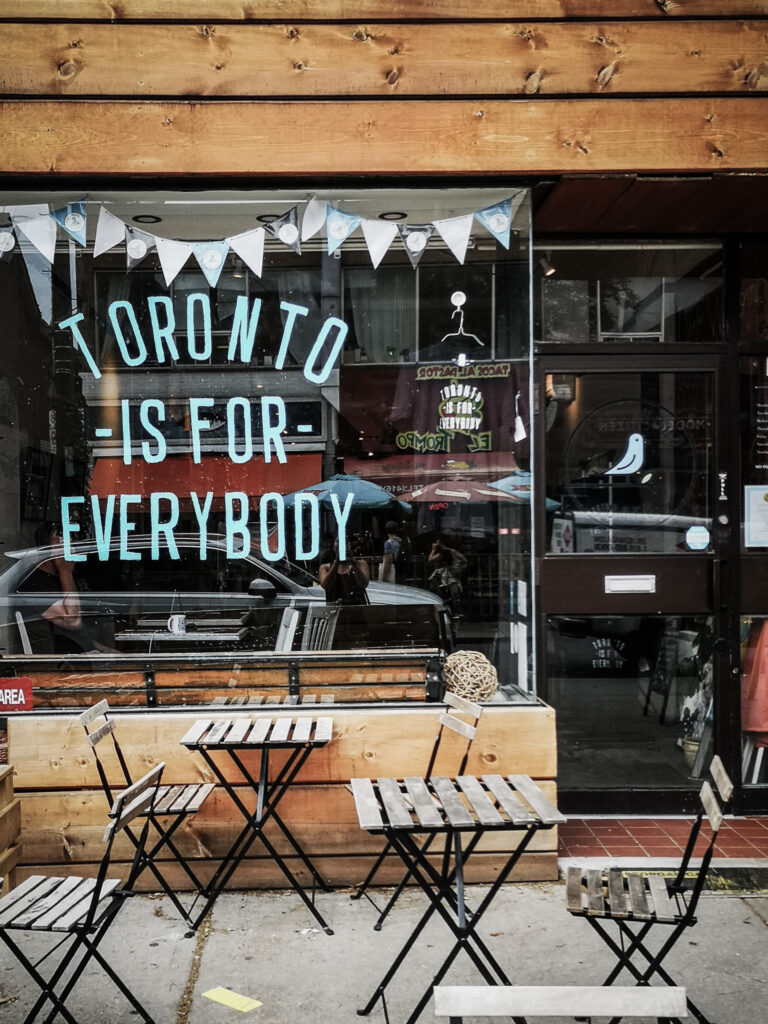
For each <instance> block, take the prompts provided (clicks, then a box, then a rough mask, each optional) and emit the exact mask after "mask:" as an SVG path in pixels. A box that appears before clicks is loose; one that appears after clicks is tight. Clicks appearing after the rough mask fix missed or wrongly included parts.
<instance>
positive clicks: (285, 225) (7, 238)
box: [0, 189, 525, 324]
mask: <svg viewBox="0 0 768 1024" xmlns="http://www.w3.org/2000/svg"><path fill="white" fill-rule="evenodd" d="M524 197H525V190H524V189H520V190H518V191H517V192H515V193H513V194H512V195H511V196H509V197H508V198H506V199H503V200H501V201H499V202H496V203H494V204H493V205H491V206H486V207H484V208H483V209H481V210H474V211H473V212H472V213H467V214H463V215H461V216H458V217H448V218H445V219H442V220H434V221H431V222H430V223H428V224H395V223H392V222H391V221H387V220H381V219H369V218H365V217H361V216H359V215H357V214H352V213H349V212H347V211H346V210H342V209H341V208H339V207H337V206H333V205H332V204H331V203H328V202H325V201H324V200H320V199H317V198H316V197H315V196H312V197H311V198H310V199H309V200H308V201H307V204H306V207H305V209H304V212H303V216H302V217H301V222H299V210H298V207H297V206H294V207H292V208H291V209H290V210H288V211H286V212H285V213H283V214H281V215H280V216H278V217H276V218H275V219H274V220H272V221H270V222H269V223H268V224H266V225H265V226H264V227H256V228H252V229H251V230H248V231H243V232H241V233H240V234H237V235H230V236H229V237H227V238H223V239H219V240H211V241H195V242H190V241H183V240H178V239H172V238H163V237H161V236H160V235H155V234H152V233H151V232H148V231H142V230H140V229H139V228H135V227H133V226H131V225H128V224H126V223H125V222H124V221H122V220H121V219H120V218H119V217H117V216H115V215H114V214H113V213H110V211H109V210H107V209H106V207H105V206H103V205H101V204H99V209H98V220H97V223H96V233H95V237H94V243H93V255H94V257H98V256H101V255H103V254H104V253H106V252H109V251H110V250H112V249H114V248H115V247H116V246H118V245H121V244H124V245H125V253H126V269H127V270H129V271H130V270H133V269H134V268H135V267H137V266H138V265H139V264H140V263H141V262H142V261H143V260H144V259H145V258H146V257H147V256H148V255H149V254H150V253H152V252H154V253H156V254H157V258H158V260H159V263H160V268H161V270H162V273H163V278H164V280H165V284H166V287H168V286H170V284H171V283H172V282H173V280H174V279H175V278H176V276H177V275H178V274H179V273H180V271H181V269H182V268H183V267H184V265H185V264H186V263H187V260H188V259H189V258H190V257H191V256H194V258H195V260H196V261H197V263H198V265H199V267H200V269H201V270H202V272H203V274H204V275H205V278H206V280H207V281H208V283H209V285H210V286H211V288H215V287H216V285H217V283H218V280H219V277H220V275H221V272H222V270H223V269H224V265H225V263H226V259H227V256H228V254H229V252H230V250H231V251H232V252H234V253H235V254H236V255H237V256H239V257H240V259H241V260H242V261H243V263H245V265H246V266H247V267H248V268H249V269H250V270H251V271H252V273H254V274H255V275H256V276H257V277H261V275H262V272H263V267H264V244H265V240H266V236H267V234H269V235H270V236H272V237H273V238H275V239H276V240H277V241H278V242H281V243H282V244H283V245H286V246H287V247H288V248H290V249H292V250H293V251H294V252H296V253H299V254H300V253H301V244H302V242H306V241H308V240H309V239H310V238H313V237H314V236H315V235H318V234H319V233H320V232H322V231H323V229H325V238H326V245H327V251H328V253H329V255H332V254H333V253H334V252H336V250H337V249H339V248H340V247H341V246H342V245H343V244H344V243H345V242H346V241H347V239H348V238H349V237H350V236H351V235H352V234H353V233H354V232H355V231H357V230H358V229H359V230H360V231H361V232H362V235H363V238H364V240H365V244H366V247H367V249H368V253H369V255H370V258H371V263H372V265H373V267H374V268H376V267H378V266H379V264H380V263H381V261H382V260H383V259H384V256H385V255H386V253H387V251H388V250H389V248H390V246H391V245H392V243H393V242H394V241H395V239H396V238H397V237H399V239H400V242H401V244H402V245H403V247H404V248H405V251H406V253H407V255H408V259H409V261H410V263H411V266H413V267H416V266H418V263H419V261H420V259H421V257H422V255H423V254H424V252H425V250H426V248H427V246H428V244H429V242H430V239H432V238H433V236H434V235H438V236H439V237H440V238H441V239H442V241H443V242H444V244H445V245H446V246H447V248H448V249H450V251H451V252H452V253H453V255H454V257H455V258H456V260H457V261H458V262H459V263H461V264H463V263H464V260H465V258H466V253H467V249H468V247H469V241H470V237H471V234H472V225H473V223H474V222H475V221H477V222H478V223H479V224H480V225H481V226H482V227H483V228H484V229H485V230H486V231H488V233H489V234H490V235H492V236H493V237H494V238H495V239H496V241H497V242H498V243H499V244H500V245H502V246H504V248H505V249H508V248H509V243H510V234H511V229H512V223H513V221H514V217H515V214H516V212H517V210H518V209H519V207H520V205H521V204H522V202H523V199H524ZM0 212H2V213H6V214H7V215H8V216H9V217H10V221H11V223H10V225H8V226H5V227H2V226H0V262H2V261H6V260H7V259H8V258H9V257H10V256H11V255H12V253H13V251H14V250H15V248H16V247H17V246H18V248H19V250H20V251H21V253H22V256H23V257H24V261H25V263H26V266H27V270H28V272H29V277H30V281H31V283H32V287H33V290H34V293H35V298H36V300H37V303H38V306H39V308H40V314H41V316H42V318H43V320H45V322H46V323H49V324H50V322H51V317H52V306H53V299H52V275H51V266H52V264H53V260H54V256H55V253H56V241H57V237H58V232H59V229H61V230H62V231H63V232H64V233H65V235H66V236H67V237H68V238H69V239H70V240H71V244H72V243H74V244H76V245H79V246H82V247H85V246H86V245H87V236H86V230H87V221H88V211H87V197H84V198H82V199H79V200H77V201H76V202H72V203H67V204H66V205H64V206H62V207H59V208H57V209H54V210H51V209H50V207H49V205H48V204H47V203H30V204H18V205H10V206H0Z"/></svg>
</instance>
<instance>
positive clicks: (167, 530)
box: [149, 491, 179, 562]
mask: <svg viewBox="0 0 768 1024" xmlns="http://www.w3.org/2000/svg"><path fill="white" fill-rule="evenodd" d="M161 501H166V502H168V504H169V506H170V509H169V518H168V519H166V520H165V521H164V522H161V521H160V502H161ZM178 525H179V499H178V498H177V497H176V495H175V494H173V493H172V492H171V491H152V493H151V494H150V496H149V530H150V536H151V541H150V558H151V559H152V561H153V562H156V561H157V560H158V558H159V557H160V534H163V536H164V537H165V545H166V547H167V548H168V554H169V555H170V556H171V558H172V559H175V558H178V557H179V549H178V547H177V546H176V538H175V537H174V536H173V530H174V527H176V526H178Z"/></svg>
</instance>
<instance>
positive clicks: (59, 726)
mask: <svg viewBox="0 0 768 1024" xmlns="http://www.w3.org/2000/svg"><path fill="white" fill-rule="evenodd" d="M211 710H212V709H206V717H210V718H212V719H222V718H233V717H235V718H236V717H239V716H240V714H242V712H235V713H234V714H232V713H230V714H227V713H219V712H214V713H212V714H211V713H210V712H211ZM201 713H203V712H202V710H201V711H199V712H198V713H197V714H198V715H199V714H201ZM321 713H323V714H331V715H332V716H333V739H332V742H331V743H330V744H328V746H325V747H321V748H319V749H317V750H315V751H314V752H313V753H312V755H311V756H310V757H309V759H308V760H307V762H306V764H305V765H304V767H303V768H302V771H301V772H300V775H299V777H298V779H297V782H296V783H295V784H294V785H292V786H291V788H290V790H289V792H288V793H287V794H286V796H285V798H284V801H283V802H282V803H281V805H280V813H281V814H282V815H284V817H285V820H286V822H288V823H289V824H290V827H291V829H292V830H293V831H294V832H295V835H296V836H297V838H298V839H299V842H300V843H301V844H302V846H303V847H304V848H305V849H306V851H307V853H308V854H309V855H310V857H312V859H313V860H314V861H315V862H316V863H317V866H318V868H319V870H320V871H321V872H322V873H323V875H324V876H325V877H326V878H328V879H329V880H330V881H332V882H333V883H335V884H347V885H351V884H355V883H356V882H360V881H362V879H363V878H364V877H365V875H366V873H367V871H368V869H369V868H370V866H371V865H372V863H373V860H374V858H375V855H376V853H377V852H378V850H380V848H381V845H382V843H381V840H380V839H379V838H377V837H371V836H370V835H369V834H368V833H367V832H364V831H363V830H362V829H361V828H360V826H359V824H358V821H357V815H356V812H355V807H354V801H353V799H352V795H351V794H350V792H349V790H348V789H347V783H348V782H349V779H350V778H353V777H376V776H380V775H384V776H395V777H402V776H404V775H420V774H423V772H424V771H425V769H426V765H427V763H428V760H429V752H430V750H431V747H432V742H433V739H434V735H435V729H436V723H437V711H436V709H435V708H434V707H428V706H425V705H421V706H419V707H414V708H408V709H406V708H400V709H395V708H392V709H384V708H382V709H376V710H371V709H366V708H364V707H357V708H343V709H342V708H338V707H336V708H332V709H331V708H328V709H323V710H322V712H321ZM258 714H259V715H261V714H263V712H258ZM295 714H296V712H295V710H287V711H282V710H280V711H274V712H268V713H267V717H271V718H275V717H282V716H284V715H290V716H292V717H293V716H295ZM195 717H196V716H195V715H194V714H189V713H186V712H176V713H171V712H157V713H151V714H146V713H145V714H136V713H130V712H128V713H124V714H122V713H121V714H117V715H115V720H116V723H117V731H118V736H119V740H120V745H121V747H122V749H123V752H124V754H125V756H126V759H127V761H128V763H129V765H131V766H132V767H133V769H134V771H135V772H136V773H138V772H140V771H147V770H149V768H150V767H152V766H153V765H155V764H157V763H159V762H160V761H161V760H162V761H165V763H166V768H165V772H164V774H163V781H164V782H167V783H170V784H174V783H178V782H182V781H187V782H206V781H214V780H213V778H212V773H211V772H210V769H209V768H208V767H207V765H206V764H205V762H204V761H203V759H202V757H200V756H199V755H198V754H196V753H195V752H193V751H189V750H187V749H186V748H185V747H182V746H181V744H180V742H179V740H180V738H181V736H182V735H183V734H184V733H185V732H186V731H187V730H188V728H189V727H190V725H191V724H192V723H193V721H194V720H195ZM9 748H10V753H11V756H12V757H13V758H14V760H15V771H16V793H17V795H18V797H19V798H20V805H21V811H22V817H21V834H22V838H23V856H22V858H21V861H20V864H19V867H18V879H19V880H22V879H24V878H26V877H27V876H28V875H29V874H33V873H35V872H36V871H37V872H43V873H50V872H51V870H52V869H53V870H55V872H56V873H63V874H67V873H73V874H74V873H78V872H80V873H82V872H83V871H84V870H85V868H86V866H89V865H95V863H96V862H97V860H98V857H99V856H100V854H101V850H102V846H101V838H102V836H103V824H104V819H105V816H106V813H107V801H106V799H105V797H104V794H103V792H102V790H101V788H100V783H99V779H98V774H97V772H96V768H95V761H94V758H93V755H92V753H91V751H90V749H89V747H88V744H87V742H86V738H85V732H84V730H83V728H82V726H81V725H80V724H79V722H78V720H77V717H76V716H74V715H45V716H41V715H34V714H32V715H28V716H27V715H25V716H21V715H17V716H14V717H13V719H11V720H10V721H9ZM464 749H465V741H464V740H463V739H462V737H460V736H458V735H456V734H453V733H451V734H449V733H446V735H445V737H444V739H443V742H442V744H441V748H440V753H439V757H438V761H437V764H436V765H435V770H436V772H442V773H446V774H451V773H452V771H454V770H455V766H456V765H458V764H459V762H460V761H461V758H462V755H463V753H464ZM213 756H215V757H222V758H223V761H222V763H223V764H225V765H227V766H228V773H229V777H230V778H231V779H232V781H233V782H235V784H237V783H239V782H241V781H243V780H242V776H241V775H240V773H239V772H238V771H237V769H235V768H234V766H232V765H231V762H229V761H228V760H226V755H220V754H214V755H213ZM242 757H243V761H244V763H247V765H248V767H249V769H250V770H251V771H252V772H256V771H257V767H258V754H257V753H256V752H253V753H251V752H245V753H243V755H242ZM284 758H285V754H284V753H283V752H280V751H274V752H273V754H272V758H271V759H270V769H271V774H272V776H273V777H274V775H275V774H276V773H277V772H278V771H279V770H280V767H281V765H282V763H283V761H284ZM103 763H104V766H105V770H106V772H107V775H108V777H109V778H111V779H118V778H119V777H120V776H119V771H120V769H119V765H118V764H117V763H116V760H115V758H114V756H112V757H110V756H109V753H108V750H107V751H104V752H103ZM467 771H468V772H470V773H472V774H475V775H482V774H484V773H488V772H490V773H493V774H515V773H519V772H524V773H526V774H529V775H531V776H532V777H533V778H535V779H536V780H537V781H538V782H539V784H540V786H541V788H542V790H543V792H544V793H545V794H546V796H547V797H548V799H549V800H550V801H552V802H553V803H556V802H557V787H556V784H555V776H556V773H557V752H556V740H555V715H554V712H553V710H552V709H551V708H549V707H547V706H545V705H537V706H532V707H508V706H507V707H505V706H503V705H499V706H493V705H490V706H487V707H486V709H485V713H484V714H483V717H482V719H481V721H480V725H479V728H478V734H477V737H476V738H475V741H474V743H473V745H472V751H471V756H470V760H469V763H468V765H467ZM238 792H239V794H240V795H241V796H242V798H243V801H244V802H245V803H246V804H249V803H251V804H252V803H253V801H254V800H255V795H254V793H253V792H252V791H250V790H248V789H244V788H243V789H239V790H238ZM239 821H240V819H239V817H238V814H237V812H236V811H235V809H234V808H233V805H232V803H231V800H230V799H229V797H228V796H227V795H226V793H224V791H223V790H221V789H218V788H217V789H216V790H215V791H214V793H213V795H212V797H211V798H210V799H209V800H208V801H206V803H205V804H204V805H203V808H202V810H201V811H200V813H198V814H196V815H194V816H193V817H192V818H191V819H190V820H188V821H186V822H185V823H184V824H183V825H182V826H181V828H180V830H179V831H178V832H177V833H176V836H175V841H176V842H177V843H178V846H179V848H180V849H181V850H182V851H183V852H184V853H185V855H187V856H189V857H190V858H191V859H192V860H193V861H194V862H195V867H196V869H198V868H199V869H200V874H201V875H202V876H205V877H207V876H208V875H209V874H210V873H211V871H212V870H213V866H214V863H215V861H216V859H217V857H220V856H221V855H222V853H223V852H224V850H225V849H226V847H227V845H228V843H230V842H231V841H232V840H233V839H234V837H235V835H236V834H237V832H238V831H239V828H240V825H239ZM267 834H268V835H269V836H270V837H271V838H272V839H273V840H274V842H275V844H276V846H277V847H278V849H279V850H280V851H281V852H283V853H285V854H287V855H289V856H290V854H291V851H290V850H289V848H288V847H287V844H286V842H285V840H284V837H283V836H282V835H281V834H280V831H279V829H275V828H274V827H272V826H270V828H269V831H268V833H267ZM518 841H519V836H517V835H515V834H514V833H509V834H506V835H502V834H498V835H489V836H488V837H487V839H485V840H484V842H483V845H482V848H481V849H480V850H479V851H478V852H477V854H476V855H474V856H473V857H472V873H471V878H472V879H473V880H475V881H485V882H488V881H492V880H493V878H494V877H495V876H496V874H497V873H498V871H499V870H500V867H501V865H502V863H503V860H504V856H503V851H505V850H509V849H512V848H514V846H515V845H516V843H517V842H518ZM130 854H131V850H130V847H129V846H128V845H127V844H120V845H118V847H117V857H118V859H124V861H125V862H126V863H127V861H128V859H129V857H130ZM289 863H290V864H291V866H292V867H293V868H295V870H296V871H297V873H298V874H300V875H302V876H303V871H304V869H303V868H302V866H301V864H300V863H298V862H297V861H295V858H294V859H290V860H289ZM399 863H400V862H399V860H398V858H396V857H394V856H393V857H391V858H390V859H389V860H388V862H387V867H386V869H385V873H384V874H383V875H382V876H381V881H382V884H383V883H384V882H385V881H389V882H394V881H396V880H397V879H398V877H399V875H401V874H402V867H400V868H399V869H398V864H399ZM172 874H173V878H174V883H175V884H176V886H177V887H178V888H179V889H184V888H185V887H186V885H187V884H188V882H187V880H186V879H185V877H184V876H183V875H182V873H181V871H180V870H178V868H175V869H172ZM514 877H515V878H517V879H518V880H522V879H554V878H556V877H557V830H556V829H552V830H548V831H546V832H542V833H540V834H539V835H538V836H536V838H535V839H534V841H533V842H532V844H531V847H530V850H529V851H526V854H525V855H524V857H523V858H522V859H521V862H520V865H519V866H518V868H517V870H516V873H515V876H514ZM144 881H145V884H146V885H147V886H149V887H151V885H152V882H151V879H145V880H144ZM283 883H284V879H283V878H282V877H281V876H280V874H279V871H278V869H277V868H276V867H275V865H274V863H273V862H272V861H270V860H269V859H267V858H265V856H264V850H263V848H262V847H261V846H260V845H259V844H258V843H256V844H255V845H254V847H253V848H252V850H251V851H250V853H249V856H248V858H247V860H246V862H245V863H244V865H243V866H242V868H241V869H240V870H239V871H238V873H237V874H236V876H235V878H234V880H233V882H232V887H233V888H237V887H243V888H259V887H263V886H279V885H281V884H283Z"/></svg>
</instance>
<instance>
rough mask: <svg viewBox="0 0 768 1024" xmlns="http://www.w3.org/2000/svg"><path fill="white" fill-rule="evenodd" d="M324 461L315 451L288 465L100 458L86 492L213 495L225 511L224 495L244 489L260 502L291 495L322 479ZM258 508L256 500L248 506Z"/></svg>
mask: <svg viewBox="0 0 768 1024" xmlns="http://www.w3.org/2000/svg"><path fill="white" fill-rule="evenodd" d="M322 470H323V459H322V455H321V454H320V453H319V452H318V453H314V452H313V453H309V454H303V455H289V456H288V461H287V462H277V461H276V460H275V459H273V460H272V462H270V463H269V464H267V463H265V462H264V460H263V459H262V458H257V459H251V461H250V462H246V463H243V464H242V465H238V464H236V463H234V462H232V460H231V459H229V458H227V457H226V456H224V455H209V456H203V459H202V461H201V462H199V463H195V462H193V461H192V456H191V455H172V456H170V457H169V458H167V459H165V460H164V461H163V462H155V463H147V462H143V461H141V460H138V461H136V462H132V463H131V464H130V466H126V465H125V463H124V462H123V460H122V459H112V458H99V459H97V460H96V465H95V466H94V469H93V475H92V476H91V483H90V488H89V493H90V494H91V495H97V496H98V497H100V498H101V497H105V496H106V495H108V494H138V495H140V496H141V497H142V498H147V497H148V496H149V495H150V494H151V493H152V492H157V491H171V492H172V493H174V494H175V495H176V496H177V497H178V498H179V499H180V501H182V502H183V501H184V500H185V499H187V500H189V493H190V491H196V492H197V494H199V495H204V494H206V493H207V492H208V491H211V492H213V495H214V500H213V508H214V509H216V510H220V509H221V508H222V507H223V502H222V498H223V495H224V494H225V493H226V492H230V491H243V492H244V493H245V494H247V495H248V496H249V497H251V498H254V499H258V498H259V497H260V496H261V495H262V494H266V493H267V492H268V491H277V492H278V493H279V494H290V493H291V492H293V491H300V490H302V489H303V488H304V487H308V486H310V485H311V484H313V483H315V482H316V481H317V480H319V479H320V477H321V476H322ZM255 504H257V502H256V501H253V502H252V505H255Z"/></svg>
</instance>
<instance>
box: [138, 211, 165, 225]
mask: <svg viewBox="0 0 768 1024" xmlns="http://www.w3.org/2000/svg"><path fill="white" fill-rule="evenodd" d="M132 219H133V220H134V221H135V222H136V223H137V224H159V223H160V221H161V220H162V219H163V218H162V217H157V216H156V215H155V214H154V213H137V214H136V216H135V217H133V218H132Z"/></svg>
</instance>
